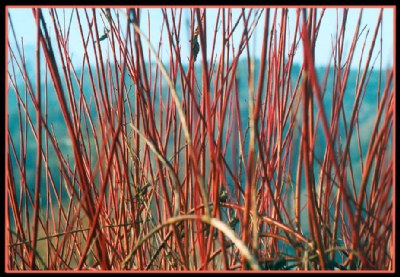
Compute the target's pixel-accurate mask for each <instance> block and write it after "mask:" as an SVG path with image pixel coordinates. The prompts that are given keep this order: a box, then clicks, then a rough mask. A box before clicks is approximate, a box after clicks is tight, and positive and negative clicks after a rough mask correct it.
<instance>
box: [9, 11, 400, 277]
mask: <svg viewBox="0 0 400 277" xmlns="http://www.w3.org/2000/svg"><path fill="white" fill-rule="evenodd" d="M60 12H61V10H60V9H47V8H46V9H40V8H34V9H32V14H33V17H34V18H35V22H36V27H35V28H36V31H37V44H36V46H35V47H36V49H35V52H34V53H26V52H25V47H24V44H23V41H22V42H21V41H20V40H19V39H18V34H15V32H14V29H13V24H12V23H13V20H15V19H13V18H11V17H9V18H8V24H9V27H10V28H9V33H8V42H7V43H8V53H9V55H8V59H9V63H8V72H7V73H8V90H7V95H8V98H9V102H8V112H9V121H8V129H7V137H6V138H7V139H6V159H7V167H6V192H7V198H6V211H5V215H6V228H7V230H6V239H7V240H6V254H7V255H6V264H7V269H8V270H32V269H45V270H82V269H92V270H97V269H102V270H133V269H135V270H236V269H242V270H245V269H269V270H282V269H295V270H310V269H318V270H332V269H340V270H348V269H357V270H366V269H369V270H371V269H372V270H393V268H394V260H393V259H394V237H393V235H394V229H393V228H394V222H393V216H394V207H393V202H394V201H393V199H394V190H393V189H394V188H393V185H394V161H395V159H394V151H395V150H394V128H393V127H394V109H395V101H394V100H395V99H394V97H395V91H394V84H393V82H394V81H393V77H394V76H393V75H394V72H393V69H388V70H387V71H384V69H383V67H382V60H381V59H380V60H381V62H380V64H379V65H378V66H377V65H376V61H377V59H376V58H375V56H374V55H373V53H376V52H374V51H377V50H376V49H377V48H378V50H379V47H382V46H379V44H378V43H377V42H378V41H379V33H380V30H381V29H382V10H381V12H380V14H379V18H378V19H377V22H376V24H375V25H374V30H373V34H372V36H373V38H372V40H371V41H372V42H371V43H370V44H368V43H366V40H365V41H364V42H363V41H361V38H363V37H364V36H362V35H363V32H364V31H365V30H364V29H363V28H362V25H361V19H362V16H363V12H362V10H361V11H360V14H359V19H358V23H357V25H356V28H355V30H353V31H349V30H347V29H346V20H347V16H348V10H347V9H343V10H341V12H342V13H343V17H342V18H343V20H342V21H341V22H337V37H336V38H335V39H333V40H332V49H331V50H329V49H318V47H316V42H317V39H318V34H319V33H321V32H323V31H324V30H321V28H320V26H321V22H322V21H323V20H324V12H325V10H324V9H318V10H317V9H314V8H311V9H297V10H296V27H295V30H289V27H288V26H289V25H288V20H289V19H288V9H286V8H277V9H272V10H270V9H269V8H264V9H242V10H241V14H240V16H239V17H238V18H237V19H234V18H233V17H232V13H231V10H230V9H228V8H220V9H218V13H217V17H216V18H215V21H213V20H214V19H213V20H210V19H209V18H207V9H202V8H191V9H188V13H189V14H190V22H188V27H189V30H190V41H184V40H183V39H182V33H183V32H185V31H186V26H184V23H183V18H184V17H183V10H182V9H180V8H171V9H170V8H168V9H166V8H164V9H162V14H163V18H162V21H163V23H162V31H161V34H160V40H159V44H158V45H151V43H150V41H149V38H148V37H147V36H150V35H151V36H156V35H158V34H149V32H150V24H151V21H152V19H151V17H150V16H148V18H147V25H143V22H145V21H143V20H141V17H143V16H146V14H144V13H141V9H140V8H133V9H132V8H126V9H125V8H124V9H110V8H105V9H97V8H96V9H81V8H80V9H73V10H72V12H71V16H70V18H69V19H66V18H65V17H63V19H61V17H60ZM43 13H47V14H49V15H50V16H49V18H50V19H51V20H50V21H47V22H46V20H45V17H44V16H43ZM72 21H76V22H77V23H78V26H79V30H72V29H71V28H70V26H71V22H72ZM85 25H87V26H89V29H88V31H87V32H86V31H84V28H83V27H82V26H85ZM257 25H261V26H263V27H262V28H261V30H262V34H257V37H256V34H255V32H254V30H255V26H257ZM238 26H241V28H238ZM210 28H213V29H214V32H213V33H209V32H207V31H206V30H208V29H210ZM103 30H104V32H103ZM288 32H294V35H293V36H288V35H287V34H288ZM348 32H353V33H351V34H350V35H351V37H352V43H351V45H350V46H349V47H347V48H346V47H345V44H344V40H345V39H344V38H345V35H346V34H347V33H348ZM73 33H74V34H73ZM162 34H167V37H168V41H163V40H162ZM234 34H235V38H237V37H239V38H240V43H239V44H238V43H237V42H235V41H234ZM237 34H238V36H237ZM71 35H78V36H79V37H80V39H81V42H82V50H83V53H84V54H83V59H82V60H81V63H80V64H74V63H73V62H72V60H71V53H70V51H69V37H70V36H71ZM255 39H256V40H261V41H262V47H261V48H260V49H255V51H259V53H257V57H259V58H257V59H256V58H255V57H256V55H255V54H256V53H254V52H253V51H254V49H252V46H251V41H252V40H255ZM218 42H221V47H217V43H218ZM184 43H188V44H191V43H192V44H193V45H190V46H189V47H190V49H192V51H191V53H190V56H189V57H187V56H183V55H182V51H181V47H182V44H184ZM195 43H198V46H199V48H198V47H197V46H196V45H195ZM11 45H16V46H15V47H11ZM104 45H107V47H104ZM166 45H167V47H166ZM299 45H301V46H302V49H301V51H302V53H301V54H302V55H303V57H304V58H303V63H302V64H301V65H300V66H298V65H295V64H294V63H293V57H294V56H295V53H297V52H298V51H300V50H299ZM206 46H208V47H206ZM210 46H211V47H210ZM154 47H156V48H154ZM196 47H197V48H196ZM359 48H361V49H362V50H361V51H362V52H363V53H364V52H366V53H368V54H367V55H366V60H365V61H361V60H360V61H358V60H357V59H358V58H359V57H356V56H355V54H354V53H355V50H356V49H359ZM165 49H167V50H168V59H167V62H165V61H166V59H161V55H162V54H161V53H164V54H165ZM210 49H211V51H210ZM217 49H220V50H218V51H217ZM197 50H198V52H197ZM163 51H164V52H163ZM318 51H332V58H331V61H330V63H331V64H329V66H328V67H326V68H325V69H324V71H321V69H318V68H317V67H316V66H315V58H316V56H317V54H318ZM29 55H35V57H36V59H35V69H34V71H33V72H32V70H30V69H29V67H28V62H27V57H28V56H29ZM352 63H355V64H357V65H358V69H357V70H354V69H352V70H351V69H350V66H351V64H352ZM296 66H297V67H299V69H298V70H296ZM376 67H378V69H377V70H376ZM377 78H378V79H377ZM243 82H246V83H245V84H242V83H243ZM350 82H353V83H355V84H356V85H355V88H354V90H349V87H350V86H351V85H350ZM371 84H375V86H374V87H373V88H372V89H371ZM367 98H368V99H374V101H376V107H375V108H374V111H375V114H373V115H371V114H368V115H365V114H363V111H365V106H366V105H367V104H365V103H366V101H367V100H366V99H367ZM11 99H14V100H15V101H14V100H11ZM349 107H350V108H349ZM366 117H368V119H370V121H371V120H372V121H371V122H372V123H371V124H369V125H368V126H370V127H369V128H367V127H365V126H366V125H365V118H366ZM32 157H35V158H36V160H34V161H33V162H32V161H31V160H32V159H33V158H32ZM31 176H34V178H33V179H32V178H31Z"/></svg>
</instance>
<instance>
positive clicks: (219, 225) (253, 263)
mask: <svg viewBox="0 0 400 277" xmlns="http://www.w3.org/2000/svg"><path fill="white" fill-rule="evenodd" d="M183 220H201V221H202V222H204V223H206V224H209V225H212V226H213V227H214V228H216V229H218V230H220V231H221V232H223V233H224V235H225V236H227V237H228V238H229V239H230V240H231V241H232V242H233V243H234V244H235V245H236V246H237V248H238V249H239V251H240V252H241V254H242V255H243V256H244V258H245V259H246V260H247V261H248V263H249V265H250V267H251V268H252V269H254V270H260V269H261V268H260V266H259V265H258V262H257V260H256V259H255V257H254V256H253V255H252V254H251V252H250V250H249V249H248V248H247V246H246V245H245V244H244V243H243V241H242V240H241V239H240V238H238V237H237V235H236V234H235V232H234V231H233V230H232V229H231V228H230V227H229V225H227V224H226V223H225V222H223V221H221V220H219V219H217V218H213V217H211V218H210V217H209V216H207V215H202V216H197V215H182V216H177V217H172V218H169V219H168V220H167V221H166V222H164V223H162V224H160V225H158V226H157V227H156V228H154V229H153V230H152V231H151V232H149V233H148V234H147V235H146V236H145V237H143V238H142V239H141V240H140V241H138V242H137V243H136V244H135V247H134V248H133V249H132V251H131V252H130V254H129V255H128V256H127V257H126V258H125V260H124V262H123V263H122V269H126V266H127V265H128V262H129V261H130V260H131V259H132V257H133V255H134V254H135V252H136V250H137V249H138V248H139V247H140V246H141V245H142V244H143V243H144V242H145V241H146V240H147V239H149V238H150V237H151V236H153V235H154V234H155V233H156V232H158V231H159V230H161V229H162V228H164V227H166V226H168V225H171V224H175V223H178V222H180V221H183Z"/></svg>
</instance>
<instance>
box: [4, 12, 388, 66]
mask: <svg viewBox="0 0 400 277" xmlns="http://www.w3.org/2000/svg"><path fill="white" fill-rule="evenodd" d="M274 10H275V9H272V10H271V13H270V15H271V22H272V17H273V15H274ZM379 10H380V9H379V8H378V7H374V8H371V7H367V8H365V9H364V11H363V19H362V22H361V28H363V27H364V26H365V30H364V32H363V33H362V34H361V36H360V43H358V47H357V48H356V53H355V57H354V60H355V61H357V62H353V64H352V67H357V66H358V61H359V58H360V56H361V49H362V44H363V42H364V40H365V39H366V42H367V44H366V45H367V46H366V49H365V53H364V55H363V61H365V57H366V55H367V53H368V49H369V48H368V47H369V45H370V42H371V39H372V35H373V32H374V28H375V25H376V23H377V20H378V14H379ZM8 11H9V12H10V15H11V18H12V21H13V25H14V28H15V31H16V35H17V39H21V37H23V40H24V44H25V45H26V46H31V47H33V46H34V45H35V33H36V30H35V22H34V19H33V15H32V10H31V9H30V8H17V7H16V8H9V10H8ZM71 11H72V9H61V8H60V9H58V16H59V20H60V24H63V21H64V16H65V19H66V20H65V21H66V22H67V23H66V24H68V21H69V17H68V16H69V15H70V14H71ZM119 11H120V14H122V13H123V10H122V9H119ZM240 11H241V10H240V9H239V8H233V9H232V16H233V18H234V19H235V18H237V17H238V16H239V14H240ZM359 12H360V9H359V8H350V10H349V16H348V22H347V25H346V32H347V35H346V37H345V44H344V48H345V49H344V54H345V55H346V54H347V53H348V50H349V48H350V45H351V41H352V36H353V33H354V30H355V25H356V22H357V19H358V15H359ZM320 13H321V9H319V10H318V14H317V17H319V15H320ZM99 14H100V13H99ZM80 15H81V19H82V18H85V16H84V13H83V10H80ZM89 15H90V16H91V11H89ZM216 15H217V9H216V8H207V33H208V47H209V49H208V53H210V52H211V39H212V32H213V30H214V28H215V26H216ZM264 15H265V14H263V15H262V16H261V18H260V22H259V23H262V22H263V21H264ZM277 15H278V22H279V18H280V15H281V10H278V13H277ZM44 16H45V19H46V20H47V26H48V27H50V28H51V26H52V22H51V19H50V16H49V12H48V10H47V9H44ZM148 16H150V21H151V26H150V33H151V34H150V40H151V42H152V44H153V46H155V47H157V46H158V43H159V40H160V34H161V35H162V43H163V48H162V49H163V50H162V51H161V54H160V55H161V58H162V59H163V60H164V61H166V60H167V58H168V56H169V51H170V50H169V47H168V39H167V35H166V32H162V33H161V23H162V13H161V9H160V8H143V9H142V13H141V18H142V26H143V27H142V29H143V31H144V32H145V33H147V34H148V30H147V29H148V28H147V20H148ZM288 16H289V26H288V33H287V36H288V43H290V41H291V39H290V38H291V37H292V36H293V33H294V28H295V17H296V10H295V9H294V8H290V9H289V15H288ZM341 18H342V10H341V9H336V8H327V9H326V11H325V14H324V18H323V20H322V23H321V29H320V32H319V34H318V39H317V45H316V49H317V50H316V60H315V63H316V65H317V66H324V65H326V64H327V63H328V61H329V58H330V55H331V53H332V40H333V39H335V35H336V26H337V22H338V24H339V26H340V23H341ZM98 19H99V18H98ZM182 19H183V20H182V27H183V28H182V34H181V51H182V54H181V55H182V57H188V56H189V49H190V48H189V47H190V43H189V39H190V37H189V35H190V32H189V29H188V28H187V27H186V26H187V25H186V22H188V21H189V19H190V11H189V9H184V10H183V18H182ZM83 21H86V20H83ZM99 21H100V22H101V20H99ZM262 25H263V24H259V27H257V28H256V30H255V33H254V36H253V39H252V40H251V44H250V50H251V51H252V53H251V54H253V55H255V56H256V57H259V56H260V54H261V51H257V50H259V49H261V47H259V46H260V45H261V39H262V31H263V30H262V27H263V26H262ZM393 26H394V8H391V7H387V8H385V9H384V13H383V33H382V34H381V33H380V32H379V33H378V41H377V44H376V47H375V48H376V49H375V51H374V53H373V55H372V59H373V60H374V59H375V58H376V57H377V55H378V51H379V49H378V48H379V47H378V46H379V42H380V38H381V35H382V64H383V67H390V66H392V65H393V55H394V53H393V52H394V31H393V30H394V28H393ZM82 27H83V29H84V30H87V29H88V26H84V24H83V26H82ZM71 30H74V31H73V32H71V35H70V39H69V47H70V50H71V53H72V57H71V58H72V61H73V62H78V61H81V60H82V55H83V51H82V48H83V47H82V41H81V38H80V34H79V31H78V30H79V29H78V25H77V22H76V16H74V17H73V20H72V25H71ZM75 30H76V31H75ZM242 30H243V28H242V25H241V24H239V26H238V30H237V31H235V34H236V38H237V39H236V40H235V41H237V45H238V44H239V38H240V35H241V33H242ZM99 32H102V30H101V28H100V29H99ZM9 33H10V32H9ZM367 34H368V35H367ZM220 37H221V36H218V39H219V40H217V44H216V53H218V52H219V51H220V49H221V43H220V41H221V40H220ZM185 41H187V43H185ZM10 43H11V45H13V43H14V40H13V38H11V39H10ZM101 45H102V47H103V48H104V49H105V50H106V51H107V47H108V45H107V43H106V42H104V43H102V44H101ZM287 47H289V45H288V46H287ZM31 49H32V48H31ZM27 54H28V55H29V53H27ZM32 54H34V53H32ZM294 59H295V62H297V63H301V62H302V59H303V58H302V49H301V43H300V45H299V49H298V50H297V53H296V55H295V57H294ZM184 60H185V58H184ZM153 61H154V60H153ZM377 61H378V62H379V59H377ZM376 66H378V65H376Z"/></svg>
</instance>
